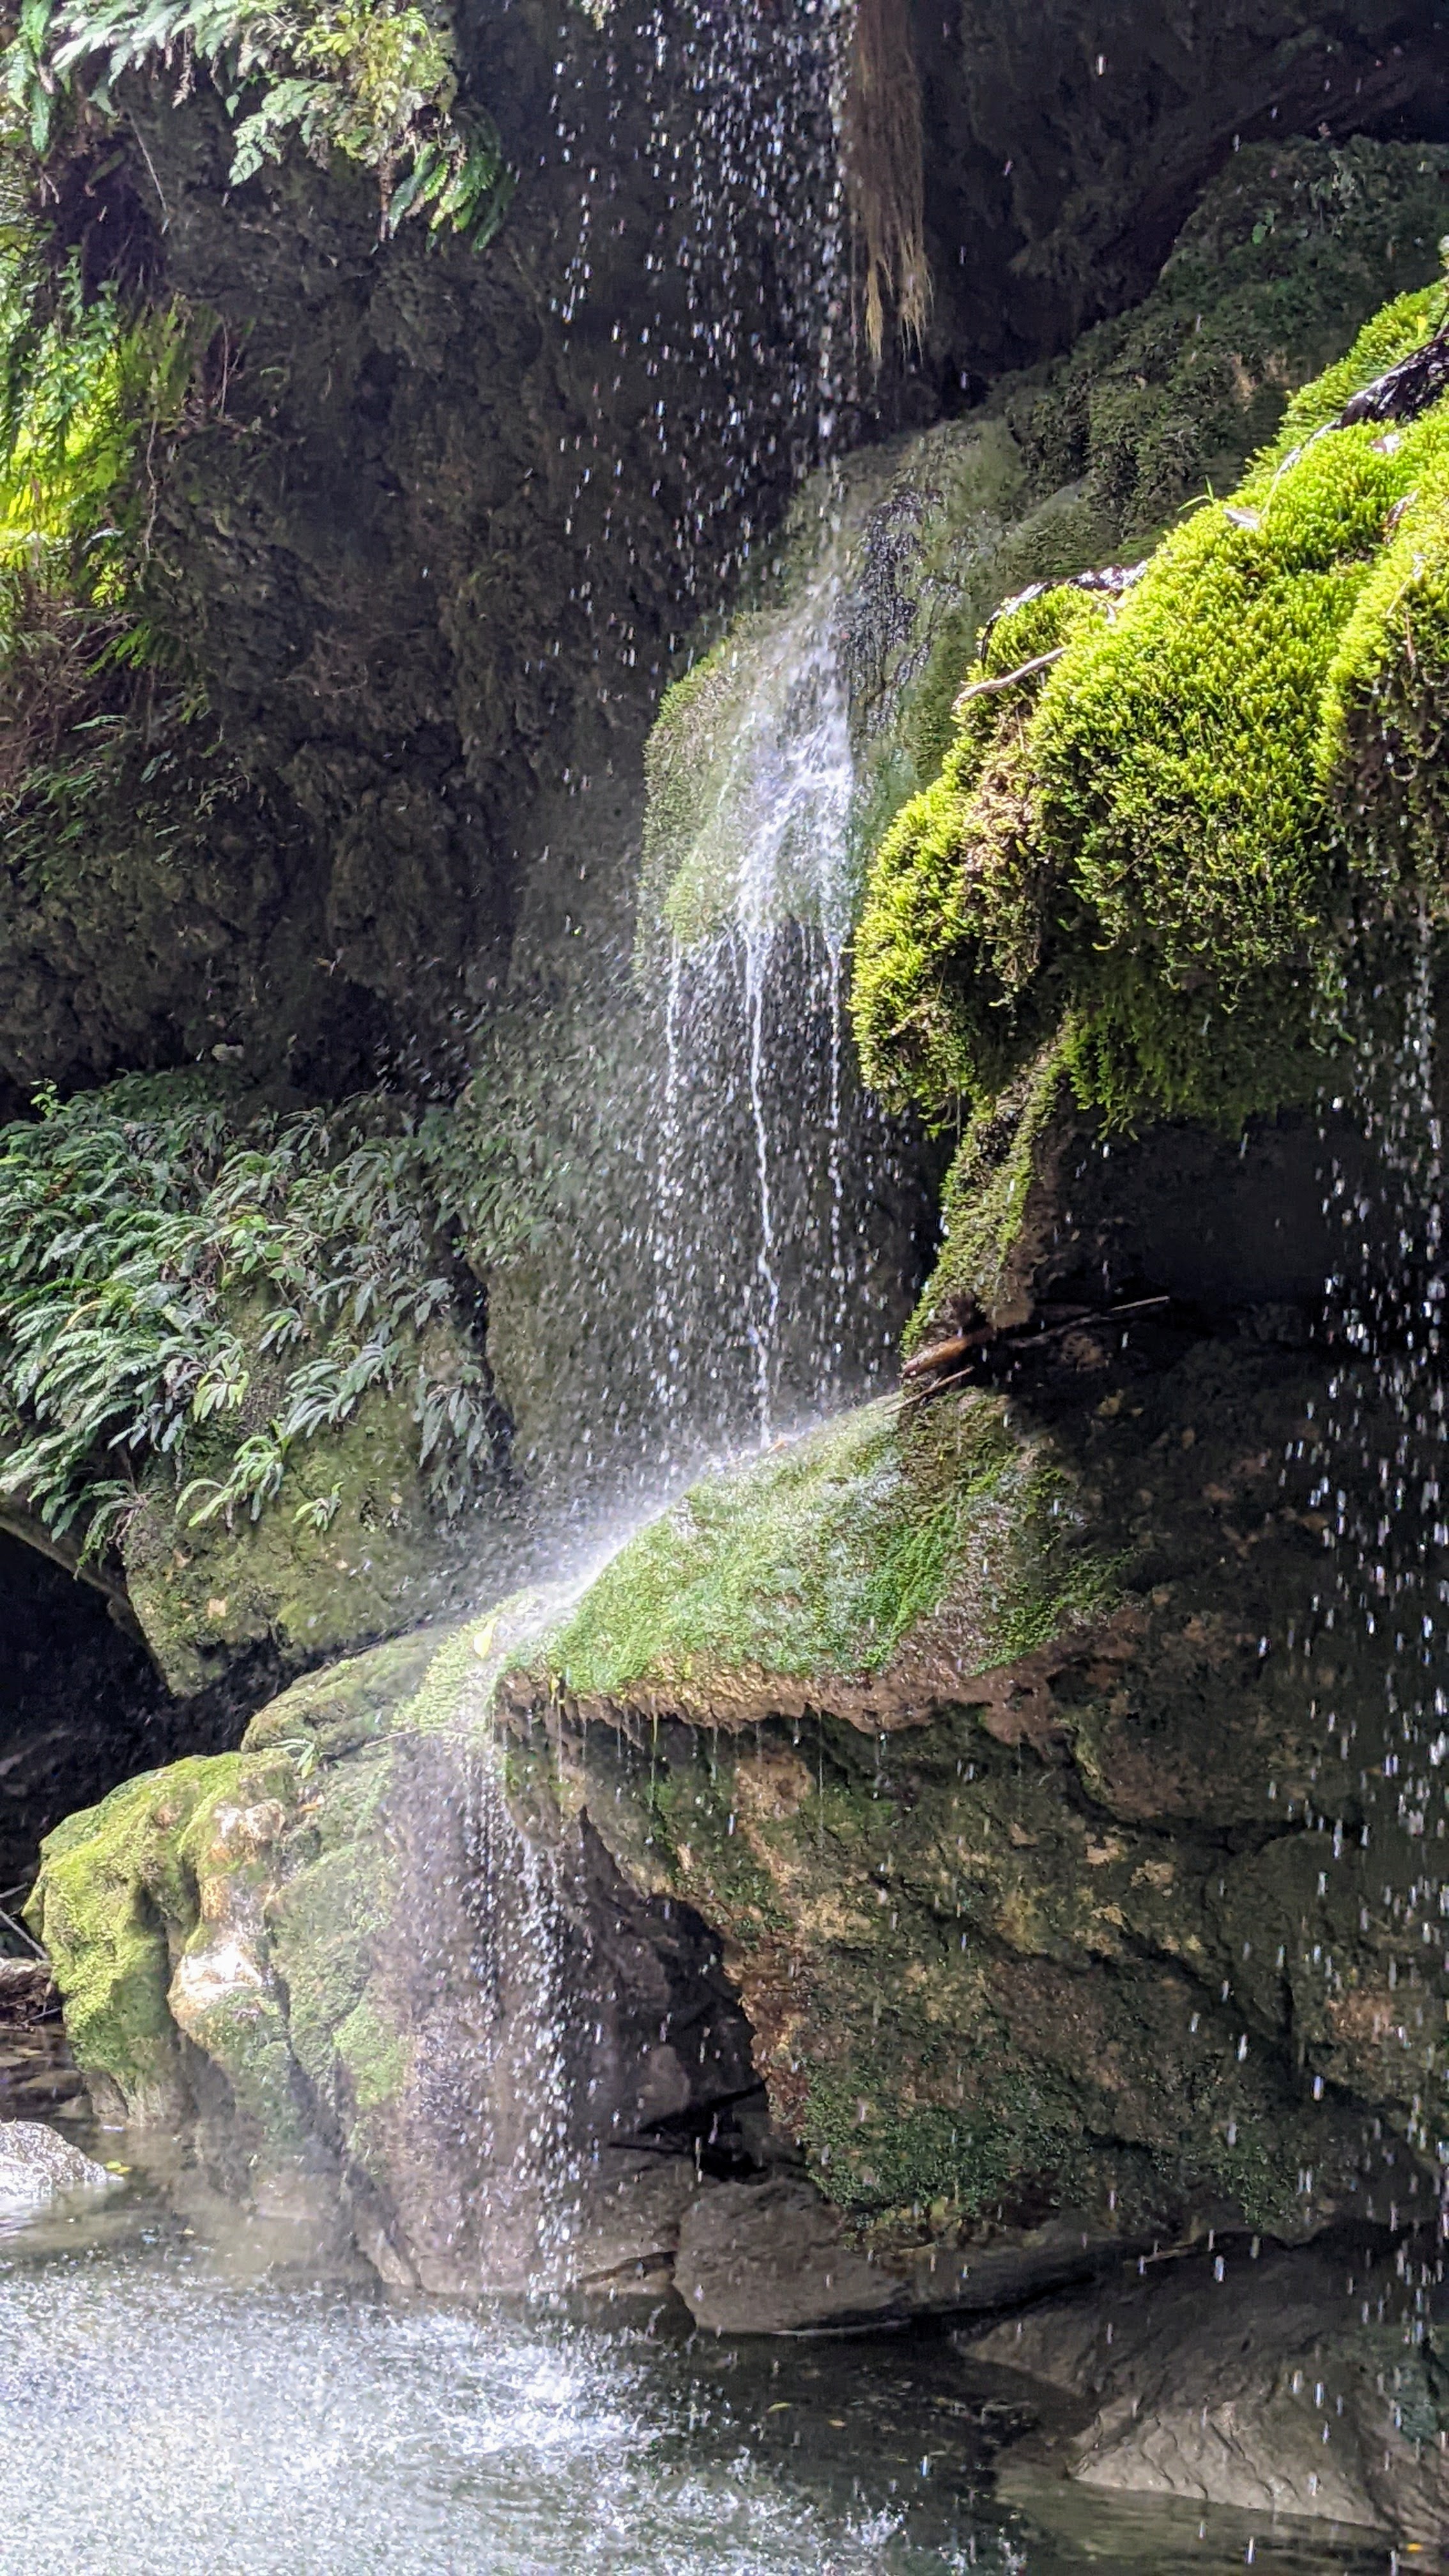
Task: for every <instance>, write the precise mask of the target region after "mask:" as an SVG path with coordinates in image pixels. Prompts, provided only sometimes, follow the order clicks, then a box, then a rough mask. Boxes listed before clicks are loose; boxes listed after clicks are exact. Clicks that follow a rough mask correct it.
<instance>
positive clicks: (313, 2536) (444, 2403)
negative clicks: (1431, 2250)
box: [0, 2043, 1428, 2576]
mask: <svg viewBox="0 0 1449 2576" xmlns="http://www.w3.org/2000/svg"><path fill="white" fill-rule="evenodd" d="M6 2054H7V2057H8V2058H9V2059H10V2061H11V2065H10V2070H9V2071H10V2075H11V2078H12V2081H13V2078H14V2074H15V2061H16V2059H17V2058H18V2057H19V2056H20V2055H21V2054H22V2052H21V2050H20V2048H19V2047H18V2046H17V2045H16V2044H14V2043H8V2044H7V2048H6ZM39 2054H40V2052H39V2051H37V2055H39ZM33 2071H35V2072H38V2073H39V2074H40V2075H45V2074H46V2073H50V2074H52V2075H53V2074H54V2073H55V2072H56V2071H57V2070H55V2069H54V2068H53V2067H51V2068H49V2069H47V2068H46V2067H45V2066H44V2065H42V2066H41V2067H40V2068H39V2069H38V2070H33ZM22 2080H24V2079H22ZM9 2090H10V2088H9V2085H7V2086H6V2087H5V2096H8V2095H9ZM13 2107H14V2105H13V2101H12V2100H10V2099H8V2098H5V2097H3V2096H0V2113H3V2112H4V2111H5V2110H7V2109H13ZM67 2126H68V2127H69V2128H71V2129H72V2130H76V2131H77V2132H78V2133H79V2134H81V2135H82V2136H83V2139H84V2142H85V2143H86V2144H87V2145H88V2146H90V2147H92V2148H93V2149H95V2148H99V2150H100V2152H101V2153H102V2154H103V2155H108V2156H109V2159H110V2161H111V2162H112V2164H113V2165H114V2164H124V2163H125V2162H126V2161H127V2157H128V2154H129V2152H130V2149H129V2144H128V2142H127V2141H126V2140H124V2139H123V2138H121V2137H120V2136H119V2135H118V2134H117V2133H109V2134H106V2133H95V2132H85V2131H83V2130H81V2129H80V2124H79V2123H78V2122H76V2121H75V2120H71V2121H70V2122H68V2123H67ZM179 2180H180V2181H184V2177H178V2176H175V2175H172V2176H170V2177H167V2178H165V2179H164V2181H163V2178H162V2177H161V2176H159V2175H158V2174H156V2173H151V2174H145V2173H141V2172H139V2171H138V2170H136V2169H135V2167H134V2166H133V2167H132V2169H131V2172H130V2175H129V2177H128V2180H127V2184H126V2188H125V2190H124V2191H123V2192H122V2193H120V2194H118V2195H116V2196H115V2197H114V2198H110V2199H108V2200H107V2201H106V2202H105V2203H104V2204H100V2205H98V2204H96V2203H95V2202H93V2201H92V2202H89V2203H83V2204H82V2203H77V2204H72V2205H70V2206H69V2207H64V2206H61V2207H58V2208H57V2209H56V2210H55V2211H53V2212H51V2213H49V2214H47V2215H45V2216H43V2217H41V2218H38V2219H35V2220H32V2221H30V2222H28V2223H21V2222H20V2221H18V2220H16V2221H12V2222H11V2223H10V2224H9V2225H8V2227H7V2228H6V2230H5V2232H4V2234H3V2235H0V2425H3V2439H0V2530H3V2532H4V2535H5V2538H4V2542H3V2545H0V2565H3V2566H4V2567H5V2568H7V2569H8V2568H16V2569H19V2568H21V2567H26V2568H31V2567H41V2566H45V2567H64V2568H65V2569H66V2570H67V2571H68V2576H115V2571H116V2570H117V2569H119V2568H126V2569H134V2570H144V2571H145V2576H172V2571H173V2570H174V2571H180V2570H182V2569H184V2570H186V2571H187V2576H195V2571H196V2570H197V2569H205V2570H208V2571H210V2570H226V2571H227V2576H279V2571H282V2570H286V2571H297V2576H312V2571H315V2576H336V2571H339V2570H342V2569H347V2570H349V2571H350V2570H366V2569H398V2570H403V2569H405V2570H409V2571H432V2570H438V2571H442V2570H447V2571H450V2576H456V2571H462V2570H468V2571H477V2576H562V2571H568V2576H589V2571H593V2570H608V2571H610V2576H632V2572H633V2571H636V2570H637V2571H639V2576H646V2571H647V2576H856V2571H859V2576H869V2571H875V2576H916V2571H924V2570H927V2569H942V2568H951V2569H957V2568H967V2567H979V2568H982V2569H994V2570H999V2571H1003V2576H1005V2571H1013V2576H1014V2572H1015V2571H1031V2576H1066V2571H1069V2570H1073V2569H1083V2568H1087V2567H1102V2566H1104V2565H1105V2566H1109V2567H1142V2568H1148V2567H1151V2568H1154V2569H1157V2570H1161V2571H1164V2576H1168V2571H1172V2570H1176V2569H1179V2568H1181V2569H1187V2568H1193V2569H1196V2570H1214V2569H1222V2568H1227V2567H1236V2566H1241V2565H1242V2564H1244V2563H1245V2561H1246V2562H1247V2563H1250V2564H1258V2565H1262V2566H1271V2567H1272V2568H1273V2569H1274V2570H1275V2571H1278V2572H1279V2576H1288V2571H1302V2572H1303V2576H1307V2571H1309V2570H1310V2569H1311V2570H1325V2569H1328V2568H1331V2567H1340V2568H1343V2569H1345V2570H1365V2571H1366V2570H1368V2569H1370V2568H1372V2569H1376V2570H1383V2569H1385V2568H1386V2567H1387V2566H1388V2565H1389V2563H1390V2562H1389V2553H1388V2552H1387V2550H1386V2548H1385V2546H1384V2545H1383V2544H1374V2545H1371V2546H1368V2547H1364V2546H1354V2545H1352V2544H1349V2545H1346V2546H1345V2547H1344V2548H1343V2549H1342V2550H1338V2549H1336V2548H1335V2546H1334V2544H1333V2542H1332V2540H1331V2539H1330V2538H1329V2537H1328V2536H1326V2535H1324V2534H1322V2533H1317V2534H1315V2535H1313V2536H1312V2537H1311V2538H1302V2537H1300V2538H1297V2539H1295V2538H1294V2537H1292V2536H1291V2535H1289V2534H1286V2533H1284V2532H1283V2531H1281V2530H1280V2531H1278V2532H1276V2533H1275V2532H1274V2531H1272V2530H1270V2529H1267V2528H1265V2527H1264V2526H1263V2524H1262V2522H1261V2520H1259V2521H1257V2522H1256V2523H1250V2522H1248V2521H1246V2520H1239V2519H1238V2518H1235V2517H1221V2516H1217V2517H1214V2518H1213V2519H1212V2521H1211V2525H1210V2526H1209V2525H1207V2524H1200V2523H1199V2521H1198V2519H1197V2517H1196V2516H1195V2515H1194V2514H1193V2513H1191V2512H1188V2511H1186V2510H1179V2509H1175V2508H1167V2509H1163V2508H1162V2507H1158V2506H1154V2507H1151V2508H1140V2507H1139V2508H1133V2507H1130V2506H1129V2507H1127V2508H1125V2509H1123V2508H1117V2507H1113V2506H1106V2507H1104V2506H1103V2505H1102V2504H1101V2503H1100V2502H1099V2501H1095V2500H1092V2499H1087V2498H1084V2497H1082V2496H1080V2495H1074V2494H1072V2493H1071V2492H1070V2491H1069V2490H1066V2489H1063V2488H1060V2487H1058V2486H1056V2485H1055V2483H1048V2484H1047V2485H1044V2486H1038V2487H1037V2488H1035V2489H1031V2490H1029V2491H1028V2492H1027V2494H1026V2496H1025V2499H1024V2501H1022V2500H1018V2501H1014V2502H1013V2501H1006V2500H1002V2499H994V2498H993V2494H992V2487H991V2463H992V2460H993V2457H994V2455H995V2454H996V2452H997V2451H998V2449H999V2448H1000V2446H1001V2444H1002V2443H1003V2441H1009V2440H1010V2438H1011V2437H1012V2436H1013V2434H1014V2433H1015V2432H1017V2431H1019V2430H1020V2429H1022V2427H1023V2425H1024V2423H1025V2422H1026V2421H1028V2420H1029V2408H1028V2409H1024V2407H1023V2399H1022V2384H1021V2382H1020V2381H1019V2380H1014V2379H1013V2378H1012V2376H1011V2374H1002V2375H1000V2376H999V2377H998V2378H997V2379H996V2380H991V2379H989V2378H983V2375H982V2373H981V2372H980V2371H979V2370H976V2371H975V2372H974V2373H973V2371H972V2370H971V2368H970V2365H969V2364H967V2363H966V2362H964V2361H963V2358H962V2356H961V2354H960V2353H959V2352H958V2351H957V2350H956V2348H955V2346H954V2345H953V2344H952V2342H951V2340H950V2338H949V2336H948V2335H945V2334H941V2335H938V2336H935V2337H929V2338H925V2337H906V2336H901V2337H898V2338H891V2337H885V2338H877V2339H875V2340H866V2339H862V2338H850V2337H843V2338H839V2339H824V2340H816V2341H807V2342H791V2343H784V2344H780V2343H764V2342H761V2343H758V2344H755V2343H749V2342H745V2343H737V2344H732V2343H728V2342H723V2341H720V2342H716V2341H714V2340H712V2339H710V2340H705V2339H703V2338H700V2337H697V2336H693V2335H691V2334H689V2333H688V2331H687V2323H686V2322H681V2321H680V2320H679V2318H678V2316H677V2313H676V2312H675V2311H673V2310H672V2309H668V2310H666V2309H657V2310H654V2311H652V2312H651V2311H647V2310H646V2311H642V2312H637V2311H636V2312H633V2313H630V2314H626V2313H625V2312H624V2311H622V2310H620V2311H615V2312H614V2319H617V2320H620V2321H617V2322H616V2321H613V2320H611V2318H610V2317H609V2316H608V2315H607V2313H606V2314H605V2315H604V2316H603V2317H600V2316H599V2315H598V2314H597V2313H596V2314H595V2315H593V2316H590V2317H580V2316H577V2315H573V2316H570V2315H568V2314H566V2313H562V2312H559V2313H540V2312H539V2311H537V2310H531V2311H527V2312H525V2311H523V2310H521V2309H516V2308H511V2307H508V2306H504V2305H501V2304H498V2305H493V2306H490V2307H486V2308H484V2309H482V2310H481V2311H480V2310H473V2309H470V2310H468V2311H461V2310H458V2309H455V2308H452V2307H449V2306H447V2305H444V2304H442V2303H440V2302H434V2301H425V2300H416V2299H398V2298H396V2297H393V2296H389V2295H388V2294H386V2293H384V2292H382V2291H380V2290H379V2289H378V2288H377V2286H376V2284H375V2283H364V2282H363V2281H361V2280H357V2281H351V2280H345V2279H339V2278H337V2277H335V2276H333V2277H328V2278H320V2277H317V2276H316V2275H315V2274H308V2273H307V2272H306V2271H304V2270H301V2269H295V2268H294V2269H291V2270H288V2269H284V2268H281V2267H279V2266H277V2265H276V2264H275V2263H272V2264H271V2268H267V2249H266V2247H265V2246H264V2245H263V2244H262V2243H261V2242H260V2241H259V2240H256V2239H255V2237H254V2231H252V2230H250V2229H249V2228H248V2227H247V2226H246V2225H245V2223H243V2222H242V2221H240V2220H238V2219H237V2217H236V2215H235V2213H232V2214H231V2216H230V2219H229V2221H227V2220H225V2219H224V2218H223V2216H222V2213H221V2212H220V2211H218V2210H212V2211H211V2212H210V2214H209V2218H208V2220H207V2221H206V2222H205V2223H203V2219H202V2208H203V2205H202V2204H201V2203H200V2202H197V2201H195V2200H193V2201H190V2202H188V2200H187V2198H186V2195H185V2192H184V2190H183V2191H182V2192H181V2194H180V2197H179V2198H178V2193H177V2184H178V2181H179ZM193 2221H196V2222H197V2223H196V2224H195V2225H193ZM259 2264H260V2268H259ZM1250 2552H1251V2556H1250V2555H1249V2553H1250ZM1404 2563H1405V2564H1410V2563H1412V2564H1413V2565H1424V2564H1426V2563H1428V2562H1426V2560H1425V2558H1424V2557H1423V2555H1422V2553H1421V2554H1419V2555H1418V2556H1417V2557H1415V2558H1414V2559H1413V2560H1412V2561H1406V2562H1404Z"/></svg>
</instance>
